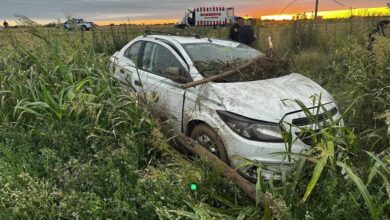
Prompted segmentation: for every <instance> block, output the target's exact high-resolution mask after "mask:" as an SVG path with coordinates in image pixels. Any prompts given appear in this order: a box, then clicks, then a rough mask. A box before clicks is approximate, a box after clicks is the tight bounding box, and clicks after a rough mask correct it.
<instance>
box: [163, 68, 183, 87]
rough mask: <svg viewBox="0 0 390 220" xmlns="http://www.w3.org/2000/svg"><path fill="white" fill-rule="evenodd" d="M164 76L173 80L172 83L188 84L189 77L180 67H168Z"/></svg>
mask: <svg viewBox="0 0 390 220" xmlns="http://www.w3.org/2000/svg"><path fill="white" fill-rule="evenodd" d="M164 75H165V76H166V77H167V78H169V79H171V80H172V81H175V82H178V83H186V82H188V77H186V76H185V74H184V73H183V71H181V69H180V68H179V67H168V68H167V69H166V70H165V72H164Z"/></svg>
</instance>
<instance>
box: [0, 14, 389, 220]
mask: <svg viewBox="0 0 390 220" xmlns="http://www.w3.org/2000/svg"><path fill="white" fill-rule="evenodd" d="M372 23H373V19H372V18H366V19H360V18H357V19H356V20H353V22H350V21H349V20H342V21H338V20H335V21H321V22H320V23H319V24H314V23H312V22H311V21H297V22H289V23H286V22H280V23H274V22H262V23H259V24H258V26H257V27H256V29H257V30H258V36H259V40H258V42H257V44H256V45H255V46H256V47H257V48H258V49H262V50H264V49H265V48H266V41H265V39H266V38H267V37H268V36H272V38H273V41H274V44H275V49H276V51H277V53H278V54H279V56H281V57H283V58H285V59H288V60H290V62H291V63H292V66H293V68H294V70H295V71H296V72H299V73H302V74H304V75H306V76H308V77H309V78H311V79H313V80H315V81H316V82H317V83H319V84H320V85H322V86H323V87H325V88H326V89H327V90H328V91H330V92H331V93H332V94H333V95H334V96H335V98H336V100H337V101H338V105H339V107H340V109H341V110H342V112H343V117H344V121H345V123H346V125H347V126H346V127H345V128H341V127H339V126H338V123H337V122H331V124H329V125H328V126H327V128H326V129H324V130H322V131H321V133H320V134H313V138H315V139H316V143H317V144H316V145H315V147H314V148H313V150H312V151H310V152H308V153H306V154H305V155H293V156H299V157H300V158H302V159H301V160H299V161H298V164H297V169H296V170H295V171H294V172H293V173H282V174H281V176H282V178H281V179H280V180H276V179H274V178H271V180H269V181H264V180H262V179H261V178H259V180H258V183H257V187H256V188H257V191H258V192H260V191H261V192H264V193H266V194H267V195H268V197H269V198H272V201H273V202H272V203H270V204H268V205H267V206H266V207H265V208H264V209H259V208H258V207H256V204H253V203H252V202H251V201H250V200H249V199H248V198H247V197H246V196H245V195H244V194H243V192H241V191H240V190H239V189H238V188H237V186H235V185H234V184H233V183H231V182H230V181H228V180H226V179H224V178H222V177H220V176H219V174H218V172H217V171H215V170H213V169H211V167H210V165H209V164H208V163H207V162H206V161H202V160H197V161H194V162H191V161H189V160H186V158H184V157H183V156H182V155H180V154H179V153H177V152H176V151H175V150H173V149H172V147H171V146H169V145H168V138H169V137H166V136H165V135H164V134H163V133H162V130H163V129H161V127H160V124H159V122H158V121H157V120H156V119H154V117H153V116H152V115H151V114H150V111H149V109H147V108H146V107H145V106H143V105H140V103H139V102H138V101H137V97H134V96H131V95H129V94H126V93H125V92H124V91H123V90H122V89H121V88H120V87H119V86H118V85H117V83H116V82H115V81H113V79H112V78H111V76H110V74H109V73H108V68H107V60H108V57H109V56H110V55H111V54H112V53H113V52H115V51H117V50H118V49H120V48H121V47H122V46H123V45H125V44H126V43H127V42H128V41H129V40H131V39H133V38H134V37H137V36H139V35H141V34H142V32H143V30H142V29H140V28H139V27H137V28H134V27H132V26H129V27H127V26H122V27H121V28H118V27H108V28H99V29H96V30H94V31H91V32H79V31H72V32H65V31H63V30H57V29H43V28H40V27H36V26H29V27H26V28H24V29H19V30H9V31H3V32H1V33H0V38H1V41H0V42H1V44H2V45H1V50H0V121H1V123H0V218H2V219H14V218H15V219H18V218H45V219H58V218H65V219H73V218H81V219H84V218H101V219H103V218H112V219H122V218H124V219H157V218H161V219H172V218H179V217H181V218H184V219H260V218H264V219H317V218H325V219H347V218H348V219H349V218H359V219H369V218H372V219H386V218H389V216H388V213H389V212H390V201H389V195H390V194H389V193H390V185H389V179H388V177H389V169H390V167H389V164H390V159H389V158H390V152H389V144H390V137H389V134H390V133H388V129H389V118H390V117H389V111H390V104H389V103H390V95H389V94H390V91H389V89H390V88H389V85H390V74H389V72H390V70H389V67H390V63H389V61H390V57H389V56H390V48H389V47H388V45H390V44H389V40H388V39H386V38H384V39H380V40H379V41H378V42H377V43H376V44H375V45H374V48H375V52H374V53H370V52H368V51H367V50H366V45H365V35H366V33H367V32H368V29H367V28H368V27H370V24H372ZM351 26H352V28H350V27H351ZM346 27H349V28H348V30H349V31H348V32H345V30H346ZM151 28H153V29H154V28H156V27H151ZM158 29H160V30H166V31H172V29H171V28H168V27H164V26H158ZM227 31H228V30H227V29H226V28H222V29H203V28H199V29H198V28H196V29H192V30H184V31H183V32H191V33H192V32H193V33H198V34H201V35H203V36H205V35H207V36H214V37H218V38H226V36H227ZM316 101H317V102H319V101H320V100H318V99H316ZM298 102H299V101H298ZM301 107H302V109H303V110H304V111H305V112H306V114H308V116H310V114H312V113H311V112H310V111H307V110H306V109H305V106H303V105H302V106H301ZM312 118H313V117H312ZM285 136H286V137H288V136H289V134H288V133H286V134H285ZM293 141H294V140H291V139H289V140H288V144H290V145H291V144H292V142H293ZM285 154H287V155H288V152H287V153H286V152H285ZM294 158H295V157H294ZM254 165H255V166H258V167H261V164H254ZM258 172H259V173H260V172H261V169H260V168H259V169H258ZM191 183H197V184H198V185H199V189H198V190H197V191H195V192H193V191H191V190H190V189H189V185H190V184H191Z"/></svg>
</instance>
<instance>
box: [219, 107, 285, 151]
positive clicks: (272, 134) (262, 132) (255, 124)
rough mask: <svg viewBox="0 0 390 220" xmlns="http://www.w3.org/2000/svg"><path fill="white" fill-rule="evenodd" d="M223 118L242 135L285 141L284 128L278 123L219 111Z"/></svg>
mask: <svg viewBox="0 0 390 220" xmlns="http://www.w3.org/2000/svg"><path fill="white" fill-rule="evenodd" d="M217 113H218V115H219V116H220V117H221V118H222V120H223V121H224V122H225V123H226V124H227V125H228V126H229V128H231V129H232V130H233V131H234V132H236V133H237V134H239V135H240V136H242V137H244V138H246V139H249V140H254V141H262V142H274V143H283V142H284V139H283V135H282V132H283V130H282V128H281V126H280V124H278V123H272V122H266V121H258V120H254V119H249V118H246V117H244V116H240V115H237V114H234V113H231V112H228V111H219V110H218V111H217Z"/></svg>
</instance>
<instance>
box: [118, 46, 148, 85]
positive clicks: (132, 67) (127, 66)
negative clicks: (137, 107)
mask: <svg viewBox="0 0 390 220" xmlns="http://www.w3.org/2000/svg"><path fill="white" fill-rule="evenodd" d="M142 46H143V41H137V42H135V43H133V44H131V45H130V46H129V47H128V48H126V50H125V51H124V53H123V55H122V56H119V57H118V60H117V61H116V62H118V65H117V66H118V67H119V69H117V70H116V71H115V74H114V77H115V78H117V79H118V80H119V82H120V83H121V85H122V86H123V87H125V88H126V89H128V90H130V91H133V92H136V91H138V90H137V87H134V84H135V83H138V82H137V81H138V74H137V73H138V71H137V66H138V64H139V63H138V62H139V58H140V53H141V49H142Z"/></svg>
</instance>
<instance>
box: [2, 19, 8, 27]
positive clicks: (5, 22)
mask: <svg viewBox="0 0 390 220" xmlns="http://www.w3.org/2000/svg"><path fill="white" fill-rule="evenodd" d="M3 26H4V28H8V22H7V20H4V22H3Z"/></svg>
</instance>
